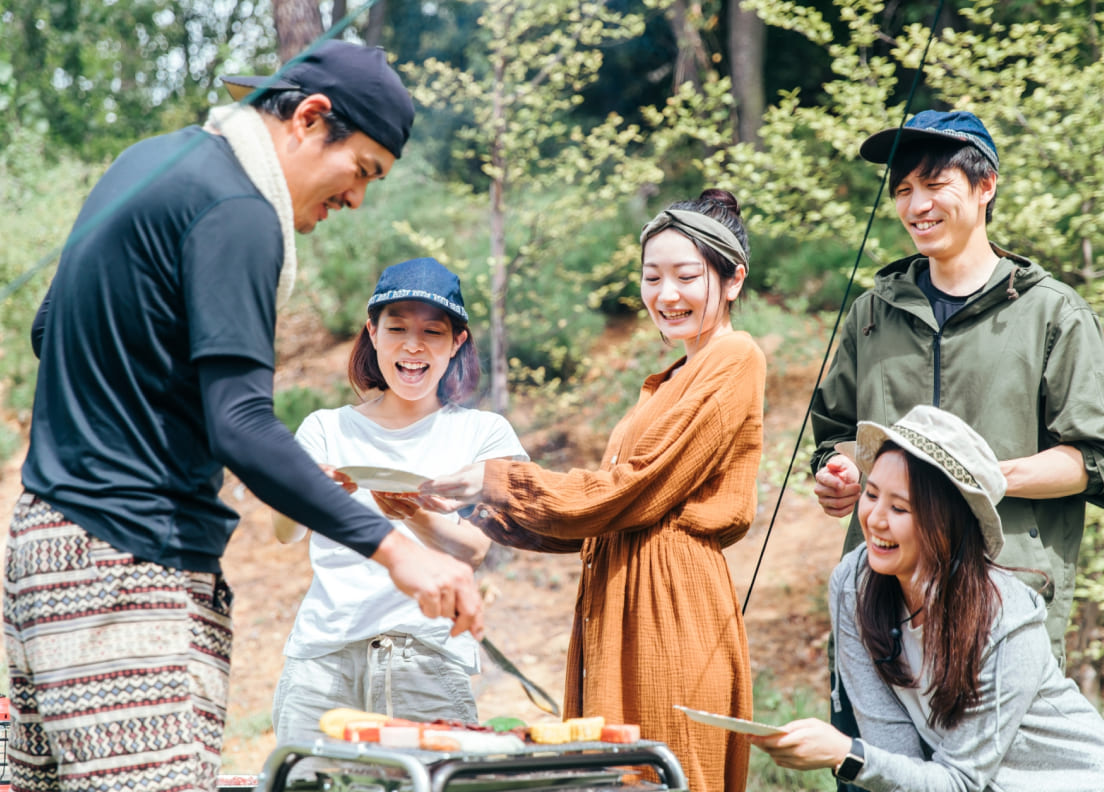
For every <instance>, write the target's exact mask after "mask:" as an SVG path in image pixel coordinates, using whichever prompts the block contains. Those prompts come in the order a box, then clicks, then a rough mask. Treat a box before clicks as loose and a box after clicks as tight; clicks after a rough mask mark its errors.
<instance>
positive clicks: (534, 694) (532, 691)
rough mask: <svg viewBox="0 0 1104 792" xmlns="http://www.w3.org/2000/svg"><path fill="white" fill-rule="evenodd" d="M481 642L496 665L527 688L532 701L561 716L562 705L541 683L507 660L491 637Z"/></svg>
mask: <svg viewBox="0 0 1104 792" xmlns="http://www.w3.org/2000/svg"><path fill="white" fill-rule="evenodd" d="M479 644H480V645H481V646H482V647H483V649H484V650H485V651H486V652H487V656H488V657H490V658H491V660H493V661H494V664H495V665H496V666H498V667H499V668H501V669H502V670H503V671H505V672H506V673H507V674H509V675H510V676H512V677H515V678H516V679H517V680H518V681H519V682H521V686H522V687H523V688H525V695H526V696H528V697H529V700H530V701H532V702H533V703H534V704H535V705H536V706H537V707H539V708H540V709H541V710H543V711H544V712H547V713H549V714H551V715H555V716H556V717H557V718H558V717H560V706H559V705H558V704H557V703H556V702H555V701H554V700H553V699H552V697H551V696H549V695H548V694H547V693H545V692H544V690H542V689H541V687H540V685H538V684H537V683H535V682H534V681H533V680H531V679H529V677H527V676H525V674H523V673H521V672H520V671H518V668H517V666H516V665H514V664H513V663H511V662H510V661H509V660H507V659H506V655H504V654H502V652H500V651H498V647H496V646H495V645H494V644H493V643H491V641H490V639H489V638H483V639H482V640H480V641H479Z"/></svg>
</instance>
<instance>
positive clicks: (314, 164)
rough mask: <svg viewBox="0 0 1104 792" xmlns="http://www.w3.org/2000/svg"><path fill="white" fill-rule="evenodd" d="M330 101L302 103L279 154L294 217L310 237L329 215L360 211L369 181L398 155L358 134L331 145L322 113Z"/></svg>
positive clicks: (299, 228)
mask: <svg viewBox="0 0 1104 792" xmlns="http://www.w3.org/2000/svg"><path fill="white" fill-rule="evenodd" d="M329 109H330V102H329V100H328V99H327V98H326V97H325V96H323V95H322V94H313V95H311V96H309V97H307V98H306V99H304V100H303V102H302V103H300V105H299V107H298V108H297V109H296V111H295V114H294V116H293V117H292V119H291V121H290V122H289V133H290V134H289V136H288V138H287V146H286V149H285V150H284V151H283V152H279V153H281V154H282V156H281V165H282V166H283V170H284V178H285V180H286V181H287V186H288V192H289V193H290V194H291V205H292V211H293V213H294V220H295V230H296V231H298V232H299V233H301V234H309V233H310V232H311V231H313V230H314V227H315V226H316V225H318V223H320V222H321V221H323V220H325V219H326V217H327V216H328V215H329V213H330V212H331V211H334V210H337V209H343V208H345V207H349V208H352V209H356V208H357V207H358V206H360V205H361V203H363V202H364V190H365V188H366V187H367V186H368V183H369V182H372V181H375V180H377V179H382V178H384V177H385V176H386V175H387V174H388V173H389V172H390V170H391V166H392V165H394V164H395V155H394V154H392V153H391V152H390V151H388V150H387V149H386V148H384V147H383V146H382V145H380V144H379V143H378V142H376V141H375V140H374V139H372V138H370V137H368V136H367V135H366V134H364V133H363V132H360V131H356V132H353V134H352V135H350V136H349V137H347V138H345V139H344V140H339V141H336V142H327V138H328V136H329V127H328V126H327V125H326V122H325V121H323V120H322V117H321V114H322V113H323V112H326V111H328V110H329Z"/></svg>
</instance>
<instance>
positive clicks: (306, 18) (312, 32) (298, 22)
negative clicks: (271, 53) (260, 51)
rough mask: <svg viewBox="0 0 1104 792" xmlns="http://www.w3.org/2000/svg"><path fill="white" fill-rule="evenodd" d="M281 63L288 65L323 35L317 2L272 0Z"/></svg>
mask: <svg viewBox="0 0 1104 792" xmlns="http://www.w3.org/2000/svg"><path fill="white" fill-rule="evenodd" d="M272 16H273V19H274V20H275V22H276V42H277V45H278V47H279V53H280V61H281V62H282V63H287V62H288V61H289V60H291V59H292V58H294V57H295V56H296V55H298V54H299V53H300V52H302V51H303V50H305V49H306V48H307V47H308V46H309V45H310V44H311V43H312V42H313V41H314V40H315V39H316V38H318V37H319V36H321V35H322V12H321V11H319V10H318V2H317V0H272Z"/></svg>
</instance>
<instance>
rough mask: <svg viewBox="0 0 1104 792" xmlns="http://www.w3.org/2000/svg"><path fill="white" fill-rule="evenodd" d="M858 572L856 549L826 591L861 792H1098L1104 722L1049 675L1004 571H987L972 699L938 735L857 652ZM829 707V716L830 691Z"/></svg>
mask: <svg viewBox="0 0 1104 792" xmlns="http://www.w3.org/2000/svg"><path fill="white" fill-rule="evenodd" d="M868 573H869V568H868V567H867V564H866V547H865V545H860V546H859V547H857V548H855V549H854V550H852V551H851V552H850V553H848V554H847V555H845V556H844V557H843V560H842V561H840V563H839V565H838V566H837V567H836V569H835V570H834V571H833V573H832V579H831V582H830V583H829V589H828V591H829V602H830V603H831V611H832V625H833V630H834V631H835V640H836V653H837V654H836V656H837V661H836V663H837V667H838V669H839V673H840V677H841V678H842V682H843V685H844V687H845V688H846V689H847V694H848V696H849V697H850V699H851V703H852V705H853V707H854V710H855V718H856V720H857V721H858V724H859V731H860V733H861V735H862V740H863V743H864V746H865V748H866V765H865V766H864V767H863V769H862V770H861V771H859V774H858V777H857V778H856V780H855V782H854V783H855V784H856V785H857V786H860V787H862V788H864V789H868V790H871V792H937V790H938V791H939V792H943V791H944V790H946V791H948V792H950V791H953V792H967V791H969V792H1047V790H1061V791H1062V792H1101V791H1102V790H1104V719H1102V718H1101V716H1100V714H1099V713H1098V712H1097V711H1096V710H1095V709H1094V708H1093V706H1092V704H1090V703H1089V701H1088V700H1087V699H1086V698H1085V697H1084V696H1083V695H1081V692H1080V691H1079V690H1078V689H1077V687H1076V686H1075V685H1074V683H1073V681H1072V680H1070V679H1067V678H1066V677H1065V676H1063V674H1062V672H1061V670H1060V669H1059V668H1058V663H1057V662H1056V661H1055V659H1054V656H1053V655H1052V654H1051V651H1050V639H1049V638H1048V637H1047V632H1046V608H1045V606H1044V604H1043V600H1042V598H1041V597H1040V596H1039V595H1038V594H1036V593H1035V592H1033V591H1032V590H1031V589H1029V588H1028V587H1027V586H1025V585H1024V584H1023V583H1022V582H1020V581H1019V580H1017V579H1016V578H1015V577H1013V576H1012V575H1011V574H1009V573H1006V572H1003V571H1000V570H993V571H992V572H991V573H990V575H991V577H992V579H993V581H994V582H995V583H996V585H997V589H998V590H999V591H1000V597H1001V601H1002V605H1001V609H1000V612H999V613H998V615H997V618H996V620H995V621H994V623H993V628H992V631H991V634H990V637H989V644H988V646H987V647H986V650H985V655H984V658H983V661H982V669H981V675H980V691H981V701H980V703H979V704H978V705H977V707H976V708H975V709H973V710H972V711H970V712H969V713H968V714H967V715H966V717H965V719H964V720H963V721H961V722H960V723H959V724H958V725H957V726H956V727H954V728H953V729H949V730H945V729H941V728H933V727H931V726H929V725H928V724H927V723H926V722H925V721H924V720H923V719H922V718H921V719H919V722H916V721H914V720H913V718H911V717H910V716H909V712H908V710H907V709H906V708H905V706H904V705H903V704H902V702H901V699H900V698H899V697H898V692H897V689H895V688H894V687H892V686H890V685H887V684H886V683H885V682H883V681H882V678H881V677H879V676H878V672H877V671H876V670H875V665H874V661H873V660H872V659H871V657H870V655H869V654H867V651H866V648H865V647H864V646H863V644H862V640H861V639H860V637H859V626H858V622H857V619H856V615H855V603H856V588H857V586H858V585H861V582H862V578H863V576H864V575H865V574H868ZM916 671H917V669H915V668H914V669H913V673H914V674H915V673H916ZM835 684H838V683H834V685H835ZM910 692H911V693H912V694H913V695H915V691H910ZM919 692H920V694H921V695H922V694H923V689H921V690H920V691H919ZM832 706H833V708H835V709H836V710H837V711H838V709H839V694H838V690H837V689H836V688H835V687H834V688H833V691H832Z"/></svg>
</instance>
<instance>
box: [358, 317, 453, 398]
mask: <svg viewBox="0 0 1104 792" xmlns="http://www.w3.org/2000/svg"><path fill="white" fill-rule="evenodd" d="M367 327H368V334H369V336H370V337H371V339H372V344H373V346H375V348H376V359H377V361H378V363H379V369H380V372H381V373H382V374H383V378H384V380H386V382H387V385H388V388H389V390H388V391H387V393H390V394H392V395H393V396H397V397H398V398H400V399H402V400H404V401H406V402H411V403H425V404H426V405H427V406H429V407H431V408H432V409H436V408H437V407H438V406H439V404H438V399H437V384H438V383H439V382H440V381H441V377H443V376H444V375H445V372H446V371H447V370H448V365H449V361H450V360H452V357H453V355H455V354H456V351H457V350H458V349H459V348H460V346H461V345H462V344H463V343H464V341H465V340H466V339H467V337H468V331H467V330H461V331H460V332H459V333H455V334H454V333H453V329H452V322H451V321H449V317H448V314H446V313H445V312H444V311H443V310H441V309H440V308H437V307H436V306H433V305H429V304H428V303H424V302H421V301H419V300H404V301H401V302H395V303H391V304H390V305H385V306H384V307H383V310H382V311H380V314H379V319H378V320H377V322H376V323H375V324H373V323H372V322H371V321H370V320H369V322H368V325H367Z"/></svg>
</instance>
